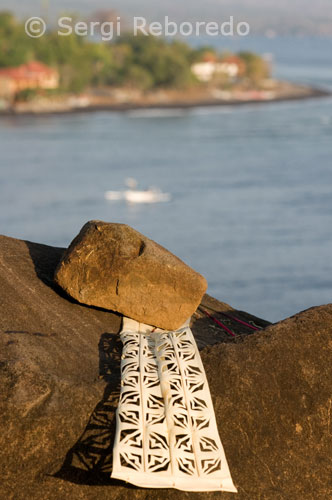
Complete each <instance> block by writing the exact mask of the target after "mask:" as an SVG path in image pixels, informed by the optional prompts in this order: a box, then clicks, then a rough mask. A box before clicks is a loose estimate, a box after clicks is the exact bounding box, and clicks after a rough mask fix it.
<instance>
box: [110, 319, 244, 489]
mask: <svg viewBox="0 0 332 500" xmlns="http://www.w3.org/2000/svg"><path fill="white" fill-rule="evenodd" d="M120 337H121V341H122V344H123V350H122V358H121V393H120V400H119V405H118V409H117V414H116V436H115V442H114V449H113V471H112V477H114V478H116V479H122V480H124V481H127V482H130V483H132V484H135V485H137V486H141V487H154V488H167V487H169V488H177V489H180V490H184V491H229V492H236V491H237V490H236V488H235V487H234V485H233V482H232V478H231V475H230V471H229V468H228V465H227V461H226V457H225V453H224V450H223V447H222V444H221V441H220V437H219V433H218V429H217V424H216V419H215V414H214V410H213V405H212V400H211V395H210V391H209V387H208V383H207V379H206V375H205V371H204V367H203V364H202V361H201V358H200V355H199V351H198V348H197V345H196V342H195V340H194V337H193V334H192V332H191V330H190V328H189V321H188V322H187V323H186V324H185V325H184V326H183V327H182V328H180V329H179V330H177V331H174V332H167V331H164V330H160V329H153V328H152V327H150V326H148V325H143V324H141V323H138V322H136V321H134V320H130V319H128V318H124V323H123V328H122V331H121V333H120Z"/></svg>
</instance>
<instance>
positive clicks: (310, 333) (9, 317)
mask: <svg viewBox="0 0 332 500" xmlns="http://www.w3.org/2000/svg"><path fill="white" fill-rule="evenodd" d="M62 255H63V249H60V248H52V247H48V246H44V245H37V244H34V243H28V242H23V241H18V240H14V239H12V238H6V237H0V450H1V452H0V476H1V481H0V498H4V499H13V500H14V499H15V500H26V499H29V500H45V499H47V500H67V499H68V500H69V499H73V498H74V499H75V500H76V499H77V500H99V499H100V498H103V499H105V500H113V499H116V500H128V499H135V500H167V499H169V498H170V496H171V497H172V499H174V500H185V499H189V498H195V499H197V500H212V499H215V500H217V499H231V498H234V500H256V499H260V500H289V499H292V500H314V499H315V500H316V499H317V500H326V499H329V498H332V479H331V463H332V451H331V433H332V397H331V385H332V363H331V357H332V326H331V325H332V305H327V306H322V307H317V308H314V309H310V310H308V311H305V312H303V313H300V314H298V315H296V316H294V317H292V318H289V319H287V320H285V321H282V322H280V323H277V324H276V325H270V326H268V327H267V328H265V329H263V330H262V331H260V332H257V333H254V334H250V335H248V333H249V330H247V329H246V328H245V327H244V326H242V325H240V324H238V325H237V326H236V324H235V323H234V322H233V321H231V320H230V319H229V318H226V317H224V316H223V312H226V311H228V312H230V313H231V315H232V316H238V317H239V318H240V319H244V320H246V321H249V322H254V323H255V324H256V325H257V326H261V327H265V326H267V323H266V322H264V321H262V320H260V319H258V318H255V317H252V316H251V315H248V314H246V313H242V312H240V311H234V310H232V309H231V307H230V306H227V304H224V303H220V302H218V301H217V300H215V299H212V298H210V297H208V296H205V297H204V298H203V302H202V308H200V310H199V311H197V313H195V315H194V324H193V326H192V329H193V333H194V336H195V338H196V340H197V341H198V344H199V346H200V348H201V356H202V360H203V364H204V366H205V370H206V374H207V377H208V381H209V385H210V389H211V395H212V399H213V403H214V407H215V412H216V419H217V424H218V429H219V432H220V436H221V440H222V442H223V445H224V448H225V452H226V456H227V460H228V463H229V466H230V470H231V473H232V476H233V479H234V482H235V484H236V486H237V487H238V491H239V493H238V494H237V495H233V494H230V493H218V492H217V493H197V494H193V493H186V492H181V491H176V490H172V491H170V490H151V489H139V488H135V487H133V486H130V485H126V484H125V483H122V482H120V481H112V480H110V478H109V476H110V471H111V463H112V448H113V438H114V412H115V409H116V406H117V402H118V389H119V382H120V371H119V361H120V355H121V343H120V342H119V337H118V335H117V332H118V331H119V328H120V322H121V318H120V317H119V316H118V315H115V314H112V313H109V312H105V311H102V310H97V309H95V308H92V307H85V306H83V305H80V304H78V303H76V302H75V301H72V300H69V299H68V297H67V296H64V294H61V290H60V289H56V288H54V284H53V281H52V278H53V274H54V270H55V267H56V266H57V264H58V262H59V260H60V259H61V257H62ZM202 309H206V310H207V311H209V312H210V313H211V314H213V315H214V316H216V317H218V318H219V319H220V320H221V321H223V322H225V323H227V326H229V327H230V328H231V329H232V330H235V331H236V333H237V335H238V336H237V337H236V338H232V337H230V336H227V334H226V333H224V332H223V331H222V330H220V329H219V327H218V326H217V325H216V324H215V323H214V322H213V321H212V320H211V319H210V318H208V317H207V316H205V315H204V314H202V312H201V311H202ZM235 326H236V328H235ZM212 344H213V345H212Z"/></svg>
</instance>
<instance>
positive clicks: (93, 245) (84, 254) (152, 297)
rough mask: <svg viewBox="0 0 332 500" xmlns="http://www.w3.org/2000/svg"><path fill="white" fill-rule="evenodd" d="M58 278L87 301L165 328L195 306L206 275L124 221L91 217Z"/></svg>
mask: <svg viewBox="0 0 332 500" xmlns="http://www.w3.org/2000/svg"><path fill="white" fill-rule="evenodd" d="M55 281H56V283H57V284H58V285H59V286H61V287H62V288H63V289H64V290H65V291H66V293H67V294H68V295H70V296H71V297H73V298H74V299H76V300H78V301H79V302H81V303H83V304H87V305H92V306H96V307H100V308H103V309H108V310H111V311H117V312H119V313H121V314H123V315H125V316H128V317H129V318H133V319H135V320H137V321H139V322H141V323H147V324H149V325H154V326H158V327H160V328H164V329H176V328H178V327H180V326H181V325H182V324H183V323H184V322H185V321H186V320H187V319H188V318H189V317H190V316H191V315H192V314H193V313H194V312H195V310H196V309H197V306H198V305H199V303H200V301H201V299H202V297H203V295H204V293H205V291H206V288H207V283H206V280H205V278H203V276H201V275H200V274H198V273H197V272H196V271H194V270H193V269H191V268H190V267H189V266H187V265H186V264H185V263H184V262H182V261H181V260H180V259H178V258H177V257H176V256H175V255H173V254H171V253H170V252H168V251H167V250H166V249H165V248H163V247H161V246H160V245H158V244H157V243H155V242H154V241H152V240H150V239H148V238H147V237H146V236H143V235H142V234H140V233H138V232H137V231H135V230H134V229H132V228H131V227H129V226H127V225H125V224H112V223H106V222H101V221H91V222H88V223H87V224H85V226H84V227H83V228H82V230H81V232H80V233H79V235H78V236H77V237H76V238H75V239H74V241H73V242H72V243H71V245H70V247H69V248H68V250H67V252H66V253H65V255H64V257H63V259H62V261H61V263H60V265H59V267H58V269H57V271H56V273H55Z"/></svg>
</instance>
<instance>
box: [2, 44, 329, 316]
mask: <svg viewBox="0 0 332 500" xmlns="http://www.w3.org/2000/svg"><path fill="white" fill-rule="evenodd" d="M219 43H220V42H219ZM241 44H242V45H245V47H243V48H252V49H253V50H255V51H259V52H261V53H263V52H269V53H270V54H275V56H276V63H275V67H274V71H275V74H276V75H277V76H278V77H284V78H288V79H290V80H293V81H299V82H301V81H302V82H304V83H311V84H316V85H320V86H323V87H324V88H332V50H331V49H332V41H331V40H323V39H295V38H294V39H293V38H287V39H285V38H283V39H278V38H277V39H274V40H268V39H263V38H256V37H248V38H247V39H246V41H244V40H241V41H238V40H235V41H233V42H229V46H228V48H230V49H234V50H237V49H240V48H242V46H241ZM331 139H332V99H331V98H323V99H309V100H305V101H293V102H283V103H269V104H260V105H245V106H241V107H240V106H238V107H231V106H226V107H214V108H197V109H194V110H186V111H183V110H180V109H177V110H167V111H165V110H153V111H148V110H147V111H139V112H127V113H111V112H98V113H82V114H72V115H62V116H60V115H59V116H45V117H42V116H39V117H19V118H18V117H16V118H14V117H12V118H8V117H7V118H1V119H0V148H1V160H0V233H2V234H6V235H9V236H13V237H18V238H22V239H28V240H31V241H37V242H42V243H46V244H50V245H56V246H67V245H68V244H69V242H70V241H71V239H72V238H73V237H74V236H75V235H76V234H77V232H78V231H79V230H80V228H81V226H82V225H83V224H84V223H85V222H86V221H87V220H90V219H102V220H105V221H113V222H124V223H127V224H130V225H131V226H133V227H135V228H136V229H138V230H139V231H141V232H143V233H144V234H146V235H147V236H149V237H150V238H153V239H154V240H156V241H157V242H159V243H160V244H162V245H164V246H166V247H167V248H168V249H169V250H171V251H172V252H174V253H175V254H177V255H178V256H179V257H181V258H182V259H183V260H185V261H186V262H187V263H188V264H190V265H191V266H193V267H194V268H195V269H197V270H198V271H200V272H201V273H202V274H204V275H205V276H206V278H207V280H208V282H209V293H211V294H212V295H214V296H216V297H217V298H219V299H220V300H223V301H225V302H228V303H230V304H231V305H232V306H233V307H236V308H239V309H242V310H246V311H249V312H251V313H253V314H256V315H258V316H261V317H263V318H265V319H268V320H270V321H277V320H280V319H282V318H284V317H287V316H289V315H291V314H294V313H296V312H298V311H300V310H303V309H305V308H307V307H310V306H313V305H318V304H323V303H328V302H332V274H331V255H332V232H331V227H332V195H331V189H332V140H331ZM127 177H133V178H135V179H137V180H138V182H139V185H140V186H141V187H142V188H144V187H148V186H150V185H154V186H156V187H158V188H161V189H162V191H164V192H168V193H171V195H172V201H171V202H169V203H160V204H151V205H128V204H126V203H125V202H123V201H118V202H107V201H106V200H105V199H104V192H105V191H106V190H122V189H123V187H124V180H125V179H126V178H127Z"/></svg>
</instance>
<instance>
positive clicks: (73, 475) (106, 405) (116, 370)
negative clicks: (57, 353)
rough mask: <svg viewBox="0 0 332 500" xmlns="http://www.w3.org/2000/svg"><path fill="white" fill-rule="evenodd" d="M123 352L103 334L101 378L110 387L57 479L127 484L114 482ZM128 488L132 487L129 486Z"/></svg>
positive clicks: (118, 343) (116, 339) (114, 340)
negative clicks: (113, 461)
mask: <svg viewBox="0 0 332 500" xmlns="http://www.w3.org/2000/svg"><path fill="white" fill-rule="evenodd" d="M121 352H122V343H121V341H120V338H119V337H118V336H117V335H114V334H110V333H103V334H102V336H101V338H100V341H99V376H100V378H103V379H104V380H105V382H106V383H107V385H106V387H105V391H104V395H103V398H102V400H101V401H100V402H99V403H98V404H97V406H96V407H95V409H94V411H93V412H92V414H91V416H90V419H89V423H88V425H87V426H86V428H85V429H84V432H83V434H82V435H81V437H80V438H79V440H78V441H77V443H75V445H74V446H73V447H72V448H71V449H70V450H69V451H68V453H67V455H66V458H65V460H64V463H63V465H62V467H61V469H60V470H59V471H58V472H57V473H56V474H54V477H58V478H61V479H64V480H67V481H70V482H72V483H76V484H84V485H107V484H113V485H118V484H124V483H122V482H121V481H117V480H114V479H111V478H110V475H111V472H112V459H113V456H112V453H113V443H114V437H115V431H116V418H115V412H116V409H117V406H118V401H119V394H120V362H121ZM128 488H132V486H130V485H128ZM133 488H134V487H133Z"/></svg>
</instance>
